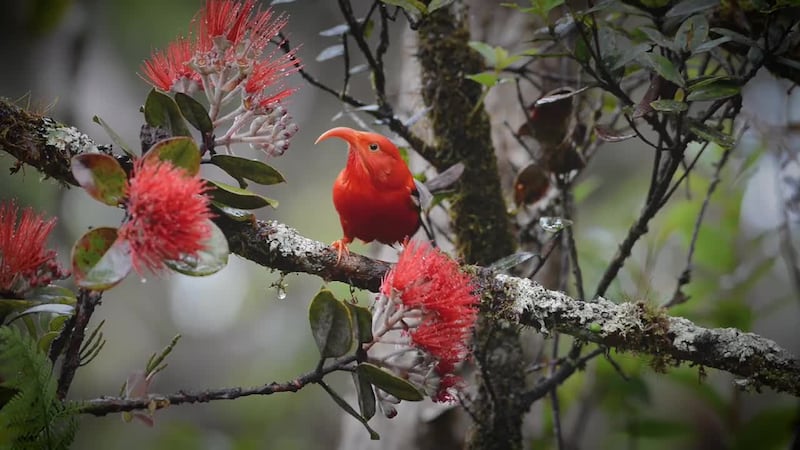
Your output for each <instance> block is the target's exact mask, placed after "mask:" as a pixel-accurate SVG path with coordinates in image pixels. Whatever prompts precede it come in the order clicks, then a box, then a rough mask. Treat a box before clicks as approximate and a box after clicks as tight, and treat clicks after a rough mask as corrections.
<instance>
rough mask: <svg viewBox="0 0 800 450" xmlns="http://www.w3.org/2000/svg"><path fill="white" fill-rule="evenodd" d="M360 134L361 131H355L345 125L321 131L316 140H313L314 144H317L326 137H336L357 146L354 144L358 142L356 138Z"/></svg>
mask: <svg viewBox="0 0 800 450" xmlns="http://www.w3.org/2000/svg"><path fill="white" fill-rule="evenodd" d="M360 134H361V133H360V132H359V131H356V130H354V129H352V128H347V127H336V128H331V129H330V130H328V131H326V132H324V133H322V134H321V135H320V137H318V138H317V140H316V141H314V145H316V144H319V143H320V142H322V141H324V140H326V139H329V138H332V137H337V138H339V139H342V140H344V141H345V142H347V143H348V144H350V145H352V146H354V147H355V146H357V145H356V144H357V143H358V138H359V135H360Z"/></svg>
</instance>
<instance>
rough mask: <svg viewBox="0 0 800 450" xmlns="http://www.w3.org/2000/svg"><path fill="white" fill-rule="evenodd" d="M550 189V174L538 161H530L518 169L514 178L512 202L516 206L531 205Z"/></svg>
mask: <svg viewBox="0 0 800 450" xmlns="http://www.w3.org/2000/svg"><path fill="white" fill-rule="evenodd" d="M548 189H550V176H549V175H548V174H547V171H545V169H544V167H542V165H541V164H540V163H531V164H528V165H527V166H525V168H523V169H522V170H520V171H519V173H518V174H517V176H516V178H515V179H514V203H515V204H516V205H517V207H520V206H522V205H532V204H534V203H536V202H538V201H539V200H541V199H542V197H544V195H545V194H546V193H547V190H548Z"/></svg>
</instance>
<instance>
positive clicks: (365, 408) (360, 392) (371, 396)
mask: <svg viewBox="0 0 800 450" xmlns="http://www.w3.org/2000/svg"><path fill="white" fill-rule="evenodd" d="M353 383H354V384H355V385H356V397H358V409H359V410H361V416H362V417H364V418H365V419H367V420H369V419H371V418H372V416H374V415H375V409H376V408H375V391H373V390H372V384H370V382H369V381H367V380H365V379H364V378H363V377H361V376H359V375H358V373H356V372H353Z"/></svg>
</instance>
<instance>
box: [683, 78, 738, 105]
mask: <svg viewBox="0 0 800 450" xmlns="http://www.w3.org/2000/svg"><path fill="white" fill-rule="evenodd" d="M689 91H690V92H689V95H688V96H687V97H686V100H688V101H690V102H702V101H710V100H719V99H723V98H727V97H733V96H734V95H738V94H739V92H740V91H741V88H740V87H739V86H738V85H737V84H736V83H735V82H733V81H730V80H720V81H715V82H712V83H708V84H703V85H702V86H699V87H692V88H691V89H690V90H689Z"/></svg>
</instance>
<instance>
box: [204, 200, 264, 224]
mask: <svg viewBox="0 0 800 450" xmlns="http://www.w3.org/2000/svg"><path fill="white" fill-rule="evenodd" d="M211 206H213V207H214V208H215V209H216V210H217V212H219V213H222V214H225V215H226V216H228V218H230V219H232V220H235V221H237V222H247V221H252V220H255V217H256V216H255V214H253V213H251V212H250V211H247V210H244V209H239V208H234V207H232V206H228V205H223V204H222V203H219V202H215V201H212V202H211Z"/></svg>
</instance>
